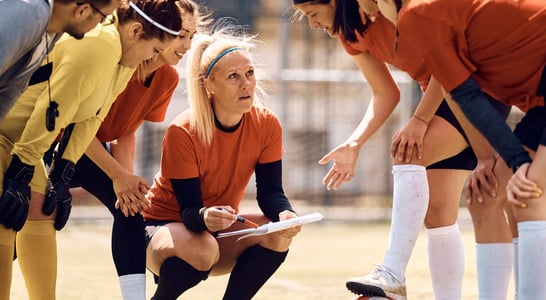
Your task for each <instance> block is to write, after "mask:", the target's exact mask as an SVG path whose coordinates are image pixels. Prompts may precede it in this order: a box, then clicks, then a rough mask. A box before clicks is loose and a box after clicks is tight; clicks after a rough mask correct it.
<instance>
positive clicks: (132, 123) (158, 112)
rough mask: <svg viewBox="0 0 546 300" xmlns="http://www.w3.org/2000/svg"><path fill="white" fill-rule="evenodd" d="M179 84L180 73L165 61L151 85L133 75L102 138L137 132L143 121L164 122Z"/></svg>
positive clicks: (110, 114)
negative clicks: (146, 84) (145, 84)
mask: <svg viewBox="0 0 546 300" xmlns="http://www.w3.org/2000/svg"><path fill="white" fill-rule="evenodd" d="M177 85H178V72H177V71H176V70H175V69H174V68H173V67H172V66H169V65H166V64H165V65H163V66H161V67H160V68H159V69H157V70H156V71H155V74H154V78H153V80H152V82H151V84H150V86H149V87H147V86H144V84H143V83H142V82H140V81H139V80H138V79H137V78H136V76H133V78H131V81H129V83H128V84H127V88H125V90H124V91H123V93H121V94H120V95H119V96H118V97H117V99H116V101H115V102H114V104H113V105H112V108H110V111H109V112H108V115H107V116H106V119H105V120H104V122H102V124H101V126H100V128H99V131H98V132H97V138H98V139H99V141H101V142H102V143H104V142H110V141H113V140H115V139H117V138H119V137H121V136H123V135H125V134H127V133H130V132H134V131H136V130H137V129H138V127H139V126H140V124H142V122H143V121H151V122H162V121H163V120H164V119H165V114H166V113H167V108H168V106H169V103H170V102H171V97H172V95H173V93H174V90H175V88H176V86H177Z"/></svg>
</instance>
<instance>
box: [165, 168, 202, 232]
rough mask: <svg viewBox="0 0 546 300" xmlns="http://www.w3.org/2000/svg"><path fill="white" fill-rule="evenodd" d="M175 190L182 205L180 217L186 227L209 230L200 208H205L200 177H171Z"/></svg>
mask: <svg viewBox="0 0 546 300" xmlns="http://www.w3.org/2000/svg"><path fill="white" fill-rule="evenodd" d="M171 185H172V186H173V192H174V195H175V196H176V201H177V202H178V206H179V207H180V217H181V218H182V223H184V225H186V227H187V228H188V229H189V230H191V231H195V232H201V231H205V230H207V226H206V225H205V220H204V218H203V215H202V214H201V213H200V209H201V208H203V207H204V206H203V200H202V199H201V187H200V185H199V178H189V179H171Z"/></svg>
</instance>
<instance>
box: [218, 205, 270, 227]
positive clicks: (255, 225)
mask: <svg viewBox="0 0 546 300" xmlns="http://www.w3.org/2000/svg"><path fill="white" fill-rule="evenodd" d="M218 209H219V210H222V211H225V212H229V211H228V210H227V209H225V208H222V207H218ZM237 221H239V222H241V223H243V224H245V225H246V226H248V227H252V228H258V227H260V225H258V224H256V223H254V222H252V221H250V220H247V219H245V218H243V217H241V216H239V215H237Z"/></svg>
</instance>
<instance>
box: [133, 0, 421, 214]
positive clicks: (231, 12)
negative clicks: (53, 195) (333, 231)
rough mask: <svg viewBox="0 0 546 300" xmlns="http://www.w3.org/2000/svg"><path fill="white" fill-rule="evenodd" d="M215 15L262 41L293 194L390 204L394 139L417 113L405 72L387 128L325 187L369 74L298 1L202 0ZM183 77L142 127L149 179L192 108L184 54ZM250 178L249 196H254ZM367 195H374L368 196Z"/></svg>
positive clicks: (364, 100) (261, 56)
mask: <svg viewBox="0 0 546 300" xmlns="http://www.w3.org/2000/svg"><path fill="white" fill-rule="evenodd" d="M196 2H198V3H200V4H201V5H204V6H206V7H208V8H209V10H210V12H211V13H212V16H213V17H214V19H219V18H223V17H229V18H232V21H233V22H236V23H237V24H239V25H244V26H245V27H246V28H247V30H248V33H250V34H256V35H257V39H258V40H259V41H260V42H261V43H259V44H258V47H257V49H256V52H255V53H256V54H257V60H258V67H259V70H260V71H261V72H262V73H263V75H265V77H267V78H268V91H269V93H270V97H269V99H267V101H266V105H267V106H268V107H270V108H272V109H273V111H275V112H276V113H277V115H278V116H279V118H280V120H281V123H282V125H283V129H284V137H283V139H284V147H285V156H284V158H283V164H284V172H283V174H284V187H285V192H286V193H287V194H288V196H289V197H290V198H291V199H295V200H296V199H300V200H304V201H306V202H308V203H309V204H314V205H320V206H323V205H324V206H332V205H356V204H367V205H372V204H373V205H376V204H377V205H379V206H388V205H389V204H390V194H391V190H392V176H391V160H390V156H389V149H390V140H391V137H392V135H393V133H394V132H395V129H396V128H399V127H400V126H401V125H402V124H403V123H405V122H406V121H407V120H408V118H409V117H410V116H411V112H412V111H413V108H414V106H415V99H418V98H419V97H418V96H419V94H420V90H419V88H418V86H417V84H416V83H415V82H413V81H412V80H411V79H410V78H409V77H408V76H407V75H405V73H403V72H400V71H398V70H396V69H392V73H393V75H394V77H395V79H396V80H397V82H398V84H399V87H400V89H401V96H402V98H401V103H400V105H399V106H398V108H397V109H396V111H395V112H394V114H393V115H392V116H391V118H390V119H389V120H388V122H387V123H386V124H385V125H384V126H383V128H382V129H381V130H380V131H379V132H378V133H377V134H376V135H375V136H374V137H373V138H372V139H371V140H370V141H369V142H368V143H367V144H366V145H365V146H364V148H363V149H362V151H361V155H360V158H359V161H358V168H357V171H356V174H355V178H354V179H353V181H352V182H350V183H348V184H345V185H343V186H342V187H341V188H340V189H338V190H337V191H327V190H326V188H325V187H324V186H323V185H322V183H321V180H322V177H323V176H324V175H325V174H326V172H327V171H328V169H329V168H330V165H328V166H321V165H319V164H318V163H317V162H318V160H319V159H320V158H321V157H322V156H323V155H325V154H326V153H328V152H329V151H330V150H331V149H332V148H334V147H335V146H337V145H338V144H339V143H341V142H343V141H344V140H345V139H347V138H348V137H349V135H350V134H351V132H352V131H353V130H354V129H355V128H356V126H357V125H358V123H359V122H360V120H361V118H362V116H363V115H364V112H365V110H366V108H367V106H368V103H369V101H370V99H371V92H370V89H369V87H368V85H367V83H366V82H365V80H364V77H363V76H362V74H361V73H360V71H359V70H358V69H357V67H356V65H355V64H354V63H353V61H352V59H351V58H350V56H349V55H347V54H346V53H345V51H344V50H343V49H342V47H341V46H340V45H339V43H338V41H337V39H333V38H331V37H330V36H328V35H327V34H326V33H324V32H323V31H322V30H311V29H309V26H308V24H307V19H302V20H292V19H293V18H292V16H293V13H294V9H293V7H292V2H291V1H289V0H283V1H265V0H261V1H247V0H230V1H225V0H197V1H196ZM178 70H179V74H180V85H179V86H178V89H177V91H176V93H175V96H174V98H173V100H172V102H171V106H170V108H169V112H168V114H167V117H166V120H165V122H164V123H160V124H158V123H146V124H145V125H144V126H143V127H142V128H141V130H140V132H139V145H138V158H137V165H136V170H137V174H140V175H142V176H143V177H145V178H147V179H148V180H151V179H152V178H153V176H154V174H155V173H156V172H157V171H158V169H159V161H160V155H161V140H162V138H163V134H164V131H165V129H166V126H167V125H168V124H169V122H170V121H171V120H172V119H173V118H174V117H175V116H176V115H177V114H178V113H180V112H181V111H183V110H185V109H186V108H188V101H187V98H186V93H185V89H186V88H185V60H182V61H181V63H180V64H179V65H178ZM254 186H255V184H254V180H251V182H250V184H249V187H248V191H247V198H250V199H252V198H254V194H255V188H254ZM363 202H369V203H363Z"/></svg>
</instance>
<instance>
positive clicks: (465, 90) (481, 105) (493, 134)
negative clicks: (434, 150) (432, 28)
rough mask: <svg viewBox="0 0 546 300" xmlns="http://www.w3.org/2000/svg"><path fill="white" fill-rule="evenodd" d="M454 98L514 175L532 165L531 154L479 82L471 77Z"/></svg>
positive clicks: (460, 87)
mask: <svg viewBox="0 0 546 300" xmlns="http://www.w3.org/2000/svg"><path fill="white" fill-rule="evenodd" d="M450 94H451V97H452V98H453V100H454V101H455V102H457V103H458V104H459V106H460V108H461V110H462V111H463V113H464V114H465V115H466V117H467V118H468V120H469V121H470V122H472V124H473V125H474V126H475V127H476V129H478V130H479V131H480V132H481V133H482V134H483V135H484V136H485V138H487V140H488V141H489V143H490V144H491V145H492V146H493V148H495V150H496V151H497V152H498V153H499V155H500V156H501V157H502V158H503V159H504V161H505V162H506V163H507V164H508V165H509V166H510V167H511V168H512V170H513V171H515V170H516V169H517V168H518V167H519V166H520V165H522V164H524V163H526V162H530V161H531V157H530V156H529V153H527V151H525V149H524V148H523V145H522V144H521V142H520V141H519V140H518V138H517V137H516V136H515V135H514V134H513V133H512V130H511V129H510V127H508V125H507V124H506V122H505V121H504V120H503V118H502V117H501V116H500V115H499V114H498V113H497V111H496V110H495V109H494V108H493V106H492V105H491V103H489V101H488V100H490V99H492V97H491V96H489V95H487V94H486V93H484V92H483V91H482V90H481V88H480V86H479V85H478V83H477V82H476V80H474V79H473V78H472V77H469V78H468V79H467V80H465V81H464V82H463V83H462V84H461V85H460V86H458V87H456V88H455V89H453V90H452V91H451V92H450Z"/></svg>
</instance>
